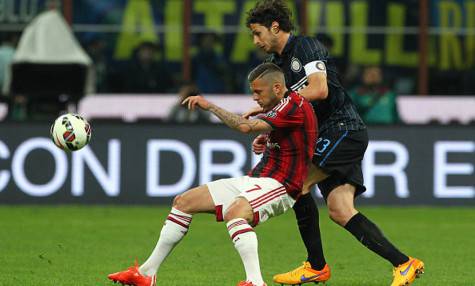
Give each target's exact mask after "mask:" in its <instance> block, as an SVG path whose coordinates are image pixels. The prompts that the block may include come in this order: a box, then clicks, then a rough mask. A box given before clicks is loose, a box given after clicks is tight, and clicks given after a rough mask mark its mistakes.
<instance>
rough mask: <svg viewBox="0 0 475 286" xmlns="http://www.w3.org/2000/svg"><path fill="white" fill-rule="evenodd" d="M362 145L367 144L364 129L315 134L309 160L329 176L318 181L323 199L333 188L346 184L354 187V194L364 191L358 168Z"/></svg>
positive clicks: (366, 134) (360, 171) (361, 175)
mask: <svg viewBox="0 0 475 286" xmlns="http://www.w3.org/2000/svg"><path fill="white" fill-rule="evenodd" d="M366 147H368V132H367V130H366V129H363V130H358V131H351V130H348V131H336V132H335V131H331V132H330V131H329V132H323V133H322V134H319V137H318V139H317V145H316V146H315V153H314V155H313V159H312V162H313V164H314V165H315V166H316V167H318V168H320V169H322V170H323V171H324V172H325V173H327V174H329V175H330V176H329V177H328V178H326V179H325V180H323V181H322V182H320V183H318V188H319V189H320V191H321V193H322V195H323V197H324V198H325V200H326V199H327V197H328V195H329V194H330V192H331V191H332V190H333V189H335V188H336V187H338V186H341V185H343V184H346V183H349V184H352V185H354V186H355V188H356V193H355V197H356V196H358V195H360V194H361V193H363V192H364V191H366V188H365V186H364V180H363V171H362V170H361V161H362V160H363V156H364V153H365V151H366Z"/></svg>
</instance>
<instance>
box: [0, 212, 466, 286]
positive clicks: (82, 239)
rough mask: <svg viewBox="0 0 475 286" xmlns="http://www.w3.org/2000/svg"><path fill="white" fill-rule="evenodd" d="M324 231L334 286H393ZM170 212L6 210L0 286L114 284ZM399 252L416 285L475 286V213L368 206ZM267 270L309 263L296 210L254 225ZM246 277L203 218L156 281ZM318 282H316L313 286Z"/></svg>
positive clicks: (230, 281) (367, 255) (223, 235)
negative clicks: (410, 264) (414, 263)
mask: <svg viewBox="0 0 475 286" xmlns="http://www.w3.org/2000/svg"><path fill="white" fill-rule="evenodd" d="M320 209H321V216H320V222H321V230H322V236H323V242H324V249H325V253H326V258H327V261H328V263H329V264H330V266H331V269H332V276H333V277H332V278H331V280H330V281H329V282H328V283H327V284H326V285H328V286H337V285H344V286H380V285H390V282H391V275H392V274H391V273H392V272H391V269H392V268H391V265H390V264H389V263H387V262H386V261H384V260H382V259H380V258H379V257H378V256H376V255H375V254H373V253H372V252H370V251H369V250H367V249H366V248H364V247H362V246H361V245H360V244H359V243H358V242H357V241H356V240H355V239H354V238H353V237H352V236H351V235H350V234H349V233H347V232H346V231H345V230H344V229H341V228H340V227H339V226H337V225H336V224H334V223H332V222H331V221H330V219H329V218H328V216H327V212H326V208H325V207H321V208H320ZM168 210H169V208H168V207H150V206H149V207H97V206H94V207H79V206H59V207H54V206H48V207H44V206H19V207H13V206H1V207H0V234H1V235H0V262H1V264H0V265H1V267H0V285H2V286H4V285H5V286H7V285H8V286H10V285H22V286H28V285H35V286H40V285H45V286H46V285H47V286H52V285H54V286H56V285H61V286H62V285H114V284H113V283H111V282H109V281H108V280H107V278H106V277H107V274H108V273H111V272H115V271H118V270H123V269H124V268H126V267H127V266H129V265H130V264H131V263H132V262H133V261H134V259H135V258H138V260H139V262H143V261H144V260H145V259H146V258H147V257H148V255H149V253H150V252H151V250H152V249H153V247H154V246H155V243H156V240H157V238H158V235H159V232H160V229H161V226H162V224H163V220H164V219H165V217H166V215H167V214H168ZM361 211H362V212H363V213H364V214H366V215H367V216H368V217H369V218H371V219H373V220H374V221H375V222H376V223H377V224H378V225H379V226H380V227H381V228H382V229H383V231H384V233H385V234H386V236H387V237H389V238H390V240H391V241H393V242H394V243H395V244H396V245H397V246H398V247H399V248H400V249H401V250H403V251H404V252H406V253H407V254H409V255H413V256H416V257H419V258H421V259H423V260H424V262H425V264H426V273H425V274H424V275H423V277H422V279H418V280H416V282H415V283H414V285H421V286H422V285H430V286H436V285H475V274H474V272H473V266H475V265H474V264H473V262H474V261H475V260H474V259H475V210H474V209H473V208H468V207H467V208H455V207H454V208H427V207H419V208H414V207H403V208H401V207H399V208H396V207H364V208H361ZM256 231H257V235H258V238H259V251H260V259H261V268H262V271H263V275H264V278H265V280H266V281H267V283H268V284H269V285H273V284H272V275H273V274H274V273H278V272H282V271H284V270H289V269H291V268H293V267H295V266H297V265H298V264H300V263H301V261H302V260H303V259H304V254H305V251H304V247H303V244H302V242H301V240H300V236H299V233H298V229H297V226H296V223H295V219H294V214H293V212H292V211H290V212H288V213H287V214H285V215H283V216H281V217H277V218H274V219H272V220H270V221H268V222H266V223H264V224H262V225H261V226H259V227H257V229H256ZM243 277H244V271H243V268H242V266H241V262H240V259H239V257H238V255H237V253H236V252H235V250H234V248H233V246H232V243H231V242H230V239H229V237H228V234H227V232H226V230H225V226H224V225H223V224H222V223H216V222H214V220H213V217H212V216H211V215H196V216H195V218H194V219H193V223H192V225H191V228H190V232H189V234H188V235H187V236H186V237H185V238H184V240H183V241H182V243H181V244H180V245H178V247H177V248H175V250H174V252H173V253H172V254H171V256H170V257H169V258H168V260H167V261H165V263H164V264H163V266H162V268H161V269H160V271H159V274H158V280H157V282H158V283H157V284H158V285H167V286H173V285H177V286H188V285H189V286H193V285H225V286H228V285H230V286H233V285H236V284H237V282H238V281H240V280H242V278H243ZM308 285H314V284H308Z"/></svg>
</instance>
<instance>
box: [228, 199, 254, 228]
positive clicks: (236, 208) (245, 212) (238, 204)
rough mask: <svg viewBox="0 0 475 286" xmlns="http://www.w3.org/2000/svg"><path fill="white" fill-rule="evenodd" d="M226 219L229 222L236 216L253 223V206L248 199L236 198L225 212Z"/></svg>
mask: <svg viewBox="0 0 475 286" xmlns="http://www.w3.org/2000/svg"><path fill="white" fill-rule="evenodd" d="M223 218H224V221H225V222H228V221H230V220H233V219H236V218H242V219H245V220H246V221H247V222H248V223H252V219H253V213H252V208H251V206H250V205H249V203H248V202H247V201H243V200H236V201H235V202H233V203H232V204H231V205H230V206H229V208H228V209H227V210H226V213H225V214H224V217H223Z"/></svg>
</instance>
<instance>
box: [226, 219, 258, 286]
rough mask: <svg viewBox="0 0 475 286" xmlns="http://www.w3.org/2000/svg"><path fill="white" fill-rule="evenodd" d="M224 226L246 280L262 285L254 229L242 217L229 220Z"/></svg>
mask: <svg viewBox="0 0 475 286" xmlns="http://www.w3.org/2000/svg"><path fill="white" fill-rule="evenodd" d="M226 226H227V227H228V232H229V236H231V240H232V241H233V243H234V247H235V248H236V250H237V251H238V253H239V255H240V256H241V259H242V263H243V264H244V269H245V271H246V281H250V282H252V283H254V284H255V285H258V286H261V285H263V284H264V280H263V279H262V274H261V268H260V266H259V254H258V252H257V236H256V233H255V232H254V229H253V228H252V227H251V226H250V225H249V224H248V223H247V221H246V220H245V219H242V218H236V219H233V220H230V221H229V222H228V223H227V224H226Z"/></svg>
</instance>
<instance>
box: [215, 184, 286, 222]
mask: <svg viewBox="0 0 475 286" xmlns="http://www.w3.org/2000/svg"><path fill="white" fill-rule="evenodd" d="M206 185H207V186H208V189H209V192H210V194H211V197H212V199H213V202H214V205H215V207H216V220H217V221H223V215H224V214H225V213H226V211H227V209H228V208H229V206H230V205H231V203H232V202H234V200H236V198H238V197H244V198H245V199H247V200H248V201H249V203H250V204H251V207H252V210H253V212H254V221H253V223H252V225H253V226H255V225H257V224H259V223H260V222H264V221H266V220H268V219H269V218H271V217H274V216H278V215H281V214H283V213H284V212H286V211H287V210H288V209H290V208H291V207H292V206H293V205H294V203H295V200H294V199H293V198H292V197H291V196H289V195H288V194H287V192H286V191H285V187H284V185H282V184H281V183H279V182H278V181H276V180H275V179H273V178H254V177H249V176H244V177H238V178H229V179H221V180H217V181H213V182H210V183H207V184H206Z"/></svg>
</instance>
